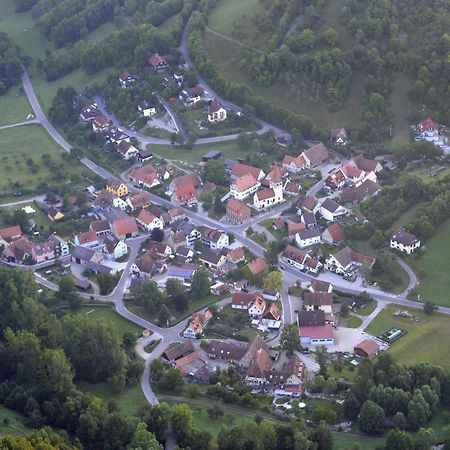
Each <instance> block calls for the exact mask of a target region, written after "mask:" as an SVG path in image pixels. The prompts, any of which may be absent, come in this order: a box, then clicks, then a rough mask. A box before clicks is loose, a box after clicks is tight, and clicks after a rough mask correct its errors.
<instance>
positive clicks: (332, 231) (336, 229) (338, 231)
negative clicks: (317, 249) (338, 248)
mask: <svg viewBox="0 0 450 450" xmlns="http://www.w3.org/2000/svg"><path fill="white" fill-rule="evenodd" d="M322 240H323V242H325V243H327V244H332V245H339V244H341V243H342V242H343V241H344V240H345V232H344V230H343V228H342V227H341V226H340V225H339V224H338V223H332V224H331V225H330V226H329V227H328V228H326V229H325V230H324V232H323V233H322Z"/></svg>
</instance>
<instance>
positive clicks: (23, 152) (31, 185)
mask: <svg viewBox="0 0 450 450" xmlns="http://www.w3.org/2000/svg"><path fill="white" fill-rule="evenodd" d="M44 154H47V155H49V156H50V158H51V163H49V162H47V161H43V160H42V155H44ZM66 157H67V154H66V153H65V152H64V151H63V150H62V149H61V148H60V147H59V146H58V145H57V144H56V143H55V142H54V141H53V140H52V139H51V138H50V137H49V136H48V134H47V133H46V131H45V130H44V129H43V128H42V127H41V126H40V125H26V126H23V127H17V128H8V129H5V130H1V131H0V161H1V165H2V169H3V172H4V176H3V177H2V180H1V182H0V193H1V194H3V195H5V196H7V195H8V194H12V193H13V192H15V191H20V190H25V189H26V190H29V191H35V190H36V188H37V187H38V186H39V185H40V184H41V183H47V184H49V185H50V184H60V183H61V182H68V181H69V180H70V179H71V178H72V180H73V181H74V182H75V184H79V183H80V181H81V180H80V175H82V176H85V175H86V174H87V169H86V170H84V169H81V168H80V165H79V164H77V163H75V162H73V161H67V160H66V159H65V158H66ZM28 160H30V161H29V162H28ZM31 160H32V161H31ZM31 162H33V165H32V166H30V165H29V163H31Z"/></svg>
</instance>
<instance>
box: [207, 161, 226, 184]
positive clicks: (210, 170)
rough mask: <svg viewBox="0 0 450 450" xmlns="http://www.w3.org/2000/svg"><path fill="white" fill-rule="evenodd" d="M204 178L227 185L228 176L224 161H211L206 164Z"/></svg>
mask: <svg viewBox="0 0 450 450" xmlns="http://www.w3.org/2000/svg"><path fill="white" fill-rule="evenodd" d="M202 178H203V180H205V181H210V182H211V183H215V184H220V185H223V186H225V185H226V184H227V174H226V172H225V165H224V163H223V161H221V160H219V159H210V160H209V161H208V162H207V163H206V164H205V169H204V171H203V176H202Z"/></svg>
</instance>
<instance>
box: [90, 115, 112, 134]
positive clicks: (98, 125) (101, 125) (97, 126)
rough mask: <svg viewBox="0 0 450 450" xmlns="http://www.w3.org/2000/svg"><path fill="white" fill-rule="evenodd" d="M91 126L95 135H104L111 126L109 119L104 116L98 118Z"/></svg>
mask: <svg viewBox="0 0 450 450" xmlns="http://www.w3.org/2000/svg"><path fill="white" fill-rule="evenodd" d="M91 124H92V129H93V130H94V132H95V133H103V132H104V131H106V130H107V129H108V128H109V127H110V126H111V124H110V123H109V121H108V119H106V118H105V117H103V116H97V117H96V118H95V119H94V120H92V122H91Z"/></svg>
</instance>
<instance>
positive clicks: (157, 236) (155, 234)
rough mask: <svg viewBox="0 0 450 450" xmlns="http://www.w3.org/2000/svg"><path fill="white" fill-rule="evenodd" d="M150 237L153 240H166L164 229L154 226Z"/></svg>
mask: <svg viewBox="0 0 450 450" xmlns="http://www.w3.org/2000/svg"><path fill="white" fill-rule="evenodd" d="M150 239H151V240H152V241H156V242H162V241H163V240H164V230H161V228H153V230H152V232H151V234H150Z"/></svg>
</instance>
